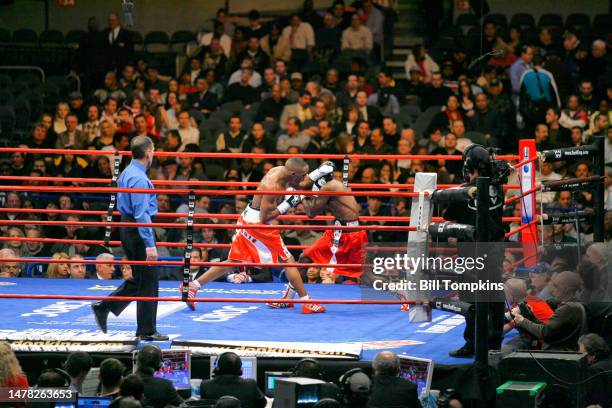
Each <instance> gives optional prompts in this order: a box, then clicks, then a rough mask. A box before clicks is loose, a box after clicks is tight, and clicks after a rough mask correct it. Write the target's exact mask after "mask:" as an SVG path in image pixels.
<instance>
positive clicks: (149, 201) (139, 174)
mask: <svg viewBox="0 0 612 408" xmlns="http://www.w3.org/2000/svg"><path fill="white" fill-rule="evenodd" d="M117 186H118V187H119V188H153V183H151V180H149V177H147V169H146V168H145V166H144V164H142V163H140V162H139V161H137V160H132V161H131V162H130V164H129V166H127V167H126V168H125V170H123V172H122V173H121V176H120V177H119V181H118V183H117ZM117 209H118V210H119V212H120V213H121V214H123V215H129V216H131V217H132V218H134V220H136V222H145V223H150V222H151V218H153V217H154V216H155V214H157V194H155V193H119V194H118V195H117ZM138 233H139V234H140V236H141V237H142V240H143V241H144V243H145V245H146V247H147V248H149V247H154V246H155V235H154V234H153V228H151V227H138Z"/></svg>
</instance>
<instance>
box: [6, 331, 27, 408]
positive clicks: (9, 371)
mask: <svg viewBox="0 0 612 408" xmlns="http://www.w3.org/2000/svg"><path fill="white" fill-rule="evenodd" d="M0 387H2V388H27V387H28V377H26V375H25V374H24V372H23V370H22V369H21V365H19V361H18V360H17V356H15V353H14V352H13V349H11V345H10V344H9V343H7V342H5V341H0ZM9 405H10V404H9Z"/></svg>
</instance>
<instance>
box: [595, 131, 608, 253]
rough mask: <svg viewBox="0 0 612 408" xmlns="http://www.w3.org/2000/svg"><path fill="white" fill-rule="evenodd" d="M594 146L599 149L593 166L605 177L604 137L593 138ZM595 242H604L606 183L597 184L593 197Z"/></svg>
mask: <svg viewBox="0 0 612 408" xmlns="http://www.w3.org/2000/svg"><path fill="white" fill-rule="evenodd" d="M593 140H594V145H595V146H596V147H597V150H596V153H595V157H594V159H593V164H594V165H595V166H594V167H595V171H596V172H597V175H598V176H605V158H604V137H603V136H593ZM593 208H594V209H595V216H594V218H593V241H594V242H604V214H605V212H604V182H603V181H602V182H600V183H597V185H596V186H595V194H594V195H593Z"/></svg>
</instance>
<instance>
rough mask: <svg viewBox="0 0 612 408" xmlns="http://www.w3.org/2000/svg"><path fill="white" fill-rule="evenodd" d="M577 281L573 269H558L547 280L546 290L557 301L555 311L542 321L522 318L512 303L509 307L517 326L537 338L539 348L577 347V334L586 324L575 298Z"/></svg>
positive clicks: (563, 348) (578, 335)
mask: <svg viewBox="0 0 612 408" xmlns="http://www.w3.org/2000/svg"><path fill="white" fill-rule="evenodd" d="M581 285H582V281H581V279H580V276H579V275H578V274H577V273H575V272H560V273H558V274H557V275H555V276H554V277H553V278H552V279H551V281H550V283H549V287H550V293H551V294H552V295H553V297H554V298H555V299H556V300H557V301H559V302H560V304H559V306H558V307H557V309H556V310H555V313H554V314H553V315H552V316H551V317H550V319H548V322H546V324H538V323H534V322H532V321H530V320H527V319H525V318H524V317H523V316H522V315H521V311H520V309H519V308H518V307H516V308H514V309H512V314H513V315H514V322H515V323H516V325H517V327H520V328H521V329H524V330H525V331H527V332H528V333H529V334H531V335H533V336H535V337H536V338H537V339H539V340H541V341H542V342H543V345H542V349H543V350H564V351H575V350H577V349H578V338H579V337H580V335H581V334H582V333H583V332H584V329H585V327H586V312H585V310H584V306H583V305H582V304H580V303H578V302H577V300H576V292H577V291H578V289H580V287H581Z"/></svg>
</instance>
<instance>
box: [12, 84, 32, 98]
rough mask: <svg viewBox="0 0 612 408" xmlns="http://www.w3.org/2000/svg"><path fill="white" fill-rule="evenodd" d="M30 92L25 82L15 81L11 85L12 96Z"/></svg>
mask: <svg viewBox="0 0 612 408" xmlns="http://www.w3.org/2000/svg"><path fill="white" fill-rule="evenodd" d="M29 90H30V86H29V85H28V83H27V82H25V81H15V82H13V84H12V85H11V92H12V93H13V96H19V95H23V94H25V93H26V92H28V91H29Z"/></svg>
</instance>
